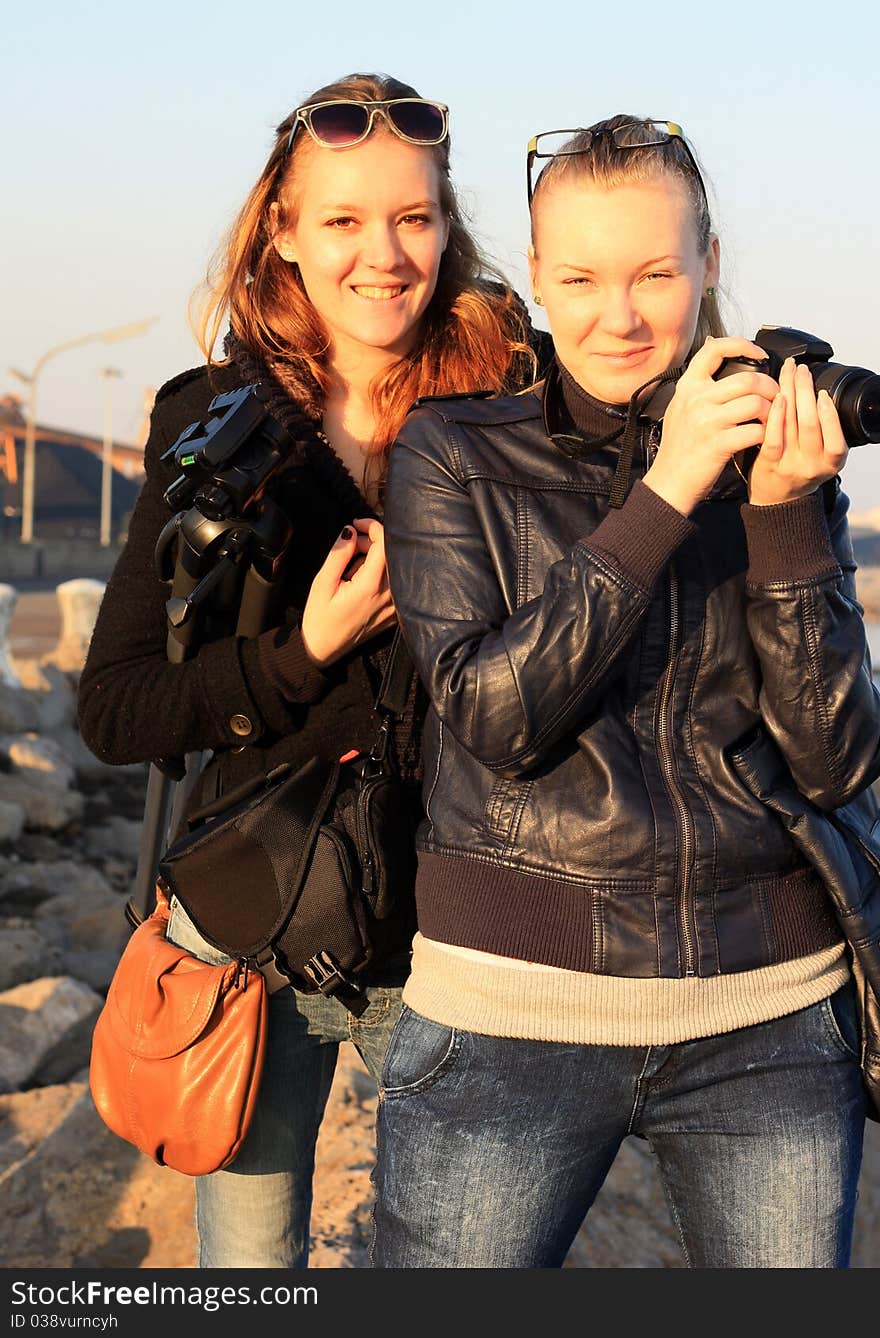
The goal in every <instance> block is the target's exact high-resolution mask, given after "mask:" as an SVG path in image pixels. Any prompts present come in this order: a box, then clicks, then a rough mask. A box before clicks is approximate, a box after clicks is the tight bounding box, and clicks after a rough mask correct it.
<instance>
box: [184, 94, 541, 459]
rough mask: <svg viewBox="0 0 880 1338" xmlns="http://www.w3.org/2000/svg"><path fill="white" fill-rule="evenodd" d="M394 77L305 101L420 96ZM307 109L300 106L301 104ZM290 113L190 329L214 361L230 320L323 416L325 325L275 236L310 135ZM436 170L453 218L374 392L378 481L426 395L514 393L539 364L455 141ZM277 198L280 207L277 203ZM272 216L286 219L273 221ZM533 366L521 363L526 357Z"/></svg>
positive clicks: (440, 148) (437, 150) (196, 300)
mask: <svg viewBox="0 0 880 1338" xmlns="http://www.w3.org/2000/svg"><path fill="white" fill-rule="evenodd" d="M418 96H419V94H418V93H417V92H416V90H415V89H414V88H412V87H410V85H409V84H404V83H401V82H400V81H399V80H397V79H393V78H391V77H390V76H388V75H378V74H352V75H348V76H346V77H345V78H343V79H339V80H338V81H336V82H335V83H332V84H328V85H327V86H326V87H324V88H320V89H318V90H316V92H314V93H313V94H311V96H310V97H309V98H307V99H306V102H309V103H310V102H329V101H331V100H336V99H348V100H353V101H358V102H370V101H383V100H385V99H388V98H396V97H418ZM304 105H305V104H304ZM294 116H295V112H291V114H290V115H289V116H287V117H285V119H284V120H283V121H282V122H281V124H280V125H279V126H278V127H277V130H276V132H275V142H274V144H273V146H272V151H271V152H270V154H269V157H268V160H267V162H266V165H265V167H264V168H263V171H262V172H261V173H260V176H259V179H258V180H257V182H256V184H255V185H254V187H253V189H252V190H251V192H250V194H249V195H248V197H247V199H246V200H245V202H244V204H243V206H242V208H241V210H240V211H239V213H238V216H237V217H236V219H235V221H234V222H233V224H232V226H231V228H230V229H229V232H228V233H227V236H226V238H225V240H224V242H223V243H222V244H221V246H220V248H219V249H218V251H217V253H216V254H215V256H214V259H213V261H212V263H211V266H210V269H209V271H208V276H207V279H206V282H205V284H204V285H202V286H201V287H200V288H199V289H197V290H196V293H195V294H194V295H193V299H192V302H191V307H190V319H191V324H192V327H193V330H194V333H195V335H196V338H197V340H198V343H199V347H200V348H201V350H202V352H203V353H204V355H205V358H206V359H207V361H208V363H218V362H220V361H222V359H218V358H216V357H215V355H214V348H215V345H216V342H217V339H218V336H219V335H220V332H221V330H222V329H223V327H224V324H225V323H226V322H227V320H228V322H229V325H230V327H231V330H232V333H233V334H234V335H235V336H237V338H238V339H240V340H241V341H242V342H243V343H244V344H245V346H246V347H247V348H248V349H250V350H251V352H252V353H254V354H256V355H257V356H258V357H260V358H261V359H262V360H263V361H265V362H267V363H268V364H270V365H272V364H275V365H276V366H283V383H284V386H285V388H286V389H287V390H288V391H289V392H290V393H291V394H292V395H293V396H294V397H295V398H296V399H297V401H298V402H299V403H300V404H301V405H302V407H303V408H304V409H306V411H307V412H308V413H310V414H312V415H313V416H315V417H316V418H317V417H320V414H321V412H322V409H323V405H324V402H325V400H326V397H327V394H328V392H329V390H330V384H331V382H330V373H329V370H328V367H327V361H326V355H327V349H328V346H329V337H328V333H327V330H326V328H325V326H324V324H323V322H322V320H321V318H320V316H319V315H318V313H317V311H316V310H315V308H314V307H313V305H312V303H311V302H310V301H309V298H308V296H307V294H306V292H305V289H304V287H303V285H302V281H301V279H300V276H299V269H298V267H297V266H295V265H292V264H290V263H288V262H287V261H285V260H282V259H281V257H280V256H279V254H278V252H277V250H276V248H275V245H274V243H273V237H274V236H275V233H276V231H277V229H278V227H279V226H281V225H283V224H286V223H289V221H290V220H289V217H288V218H285V217H284V212H283V204H282V199H281V196H282V192H284V194H285V196H286V198H288V199H290V198H291V197H292V196H293V195H294V192H293V190H292V189H291V188H292V186H293V184H294V183H295V177H296V171H297V161H298V158H299V156H300V154H301V152H302V149H303V144H304V141H305V140H307V138H308V137H307V136H306V135H305V134H301V135H300V136H298V137H297V138H295V139H294V143H293V147H292V150H291V151H290V153H289V154H288V152H287V145H288V138H289V135H290V131H291V127H292V126H293V123H294ZM427 151H428V152H430V153H432V154H433V155H434V158H435V161H436V162H437V165H438V168H439V178H440V205H441V208H442V210H443V213H444V214H445V215H446V217H447V218H448V220H449V240H448V242H447V245H446V249H445V251H444V253H443V256H442V259H441V262H440V269H439V273H438V277H437V286H436V289H435V291H434V294H433V296H432V298H431V301H430V303H429V305H428V308H427V310H426V312H425V315H424V317H423V318H422V323H421V328H420V331H419V337H418V339H417V341H416V343H415V346H414V347H413V349H412V350H411V351H410V352H409V353H408V354H406V355H405V356H404V357H402V358H401V359H400V360H399V361H398V362H396V363H394V364H393V365H392V366H391V367H390V368H389V369H387V370H386V371H385V372H384V373H383V374H381V375H380V376H379V377H378V378H377V379H376V381H375V382H374V384H373V386H372V387H371V398H372V402H373V410H374V421H375V431H374V440H373V445H372V449H371V452H370V461H369V462H368V465H369V464H371V465H372V466H373V467H372V469H371V470H370V469H369V468H368V473H372V474H373V475H374V476H378V477H379V478H381V477H382V476H383V475H384V467H385V463H386V460H387V454H388V451H389V450H390V447H391V443H392V442H393V440H394V438H395V436H396V435H397V432H398V430H399V428H400V426H401V424H402V422H403V419H404V417H405V416H406V413H407V411H408V409H409V408H410V406H411V404H412V402H413V401H414V400H415V399H417V398H418V397H419V396H420V395H441V394H449V393H452V392H457V391H468V390H484V389H485V390H492V391H504V390H506V389H509V388H512V386H513V384H514V380H515V379H518V380H520V381H521V380H522V379H523V367H524V366H528V367H529V369H530V370H533V369H534V357H533V354H532V351H531V348H530V346H529V342H528V338H527V327H526V323H527V320H528V317H527V314H526V312H525V309H524V307H523V306H522V303H521V302H520V301H519V299H518V298H517V297H516V295H515V294H514V293H513V292H512V290H511V289H510V287H509V285H508V284H507V282H506V281H505V280H504V278H503V276H502V275H501V274H500V272H499V271H498V270H497V269H496V268H495V267H494V266H493V265H492V264H491V263H490V262H489V261H488V260H487V259H486V258H485V257H484V256H483V255H482V253H481V252H480V249H479V248H478V246H477V244H476V242H475V241H474V239H473V237H472V236H471V235H470V233H469V232H468V230H467V228H466V226H465V224H464V221H463V219H462V214H461V209H460V206H459V203H458V200H457V198H456V195H455V191H454V189H453V186H452V182H451V180H450V176H449V139H448V137H447V139H446V140H445V141H444V142H443V143H441V144H437V145H435V146H432V147H431V148H429V149H428V150H427ZM273 205H277V210H276V211H273V210H272V206H273ZM273 212H275V213H276V215H279V216H280V218H279V217H276V218H275V219H273V217H272V215H273ZM524 358H525V359H526V362H525V363H524V362H523V359H524Z"/></svg>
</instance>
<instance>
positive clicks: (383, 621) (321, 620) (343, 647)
mask: <svg viewBox="0 0 880 1338" xmlns="http://www.w3.org/2000/svg"><path fill="white" fill-rule="evenodd" d="M346 530H348V531H349V534H348V536H347V537H346ZM396 617H397V615H396V613H395V610H394V605H393V603H392V601H391V591H390V590H389V588H388V573H387V571H386V568H385V531H384V529H383V528H382V526H381V524H380V523H379V521H378V520H369V519H361V520H355V521H353V522H352V524H351V525H348V526H346V529H345V530H343V531H342V534H340V536H339V538H338V539H337V540H336V542H335V544H334V545H333V547H332V548H331V549H330V552H329V553H328V554H327V557H326V559H325V561H324V564H323V566H322V567H321V568H320V570H319V571H318V572H317V573H316V575H315V579H314V580H313V581H312V585H311V588H310V590H309V597H308V599H307V600H306V606H305V608H304V609H303V616H302V639H303V645H304V646H305V649H306V654H307V655H308V656H309V658H310V659H312V660H314V662H315V664H318V665H322V666H323V665H328V664H333V662H334V661H335V660H338V659H340V658H341V657H342V656H343V655H345V654H346V653H347V652H348V651H350V650H353V649H354V647H355V646H356V645H358V643H359V642H361V641H365V640H366V639H367V638H368V637H371V636H374V635H375V634H376V633H377V632H381V631H382V630H383V629H384V628H386V627H390V626H391V624H392V623H393V622H394V621H395V620H396Z"/></svg>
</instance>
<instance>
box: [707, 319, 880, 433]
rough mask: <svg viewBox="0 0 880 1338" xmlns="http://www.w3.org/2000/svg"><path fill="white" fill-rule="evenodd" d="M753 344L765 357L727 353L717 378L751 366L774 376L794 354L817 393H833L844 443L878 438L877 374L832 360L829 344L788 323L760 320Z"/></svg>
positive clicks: (879, 403) (879, 395) (879, 380)
mask: <svg viewBox="0 0 880 1338" xmlns="http://www.w3.org/2000/svg"><path fill="white" fill-rule="evenodd" d="M753 343H755V344H758V345H759V347H761V348H763V349H765V350H766V353H767V357H766V359H761V360H758V359H757V358H726V359H725V360H724V362H723V363H722V364H721V366H720V367H719V369H718V371H717V372H716V373H715V379H716V380H719V379H720V378H721V377H724V376H732V375H733V374H734V373H735V372H738V371H742V369H743V368H744V367H755V368H757V369H759V370H760V371H762V372H767V374H768V375H769V376H772V377H773V378H774V380H778V379H779V373H780V371H781V369H782V364H783V363H784V362H785V359H786V358H794V360H795V362H798V363H802V364H803V365H804V366H805V367H807V368H809V371H810V375H811V376H812V378H813V385H814V386H815V387H816V392H817V394H818V392H819V391H820V390H827V392H828V394H829V395H830V396H831V399H832V401H833V403H834V407H835V408H836V409H837V412H838V415H839V417H840V424H841V427H842V428H843V435H844V437H845V438H846V443H847V445H848V446H861V445H863V444H864V443H865V442H869V441H880V376H877V375H876V373H874V372H871V371H869V370H868V369H867V368H866V367H847V366H844V364H843V363H839V362H832V361H831V359H832V357H833V356H834V349H833V348H832V347H831V345H830V344H829V343H827V342H826V341H825V340H824V339H819V338H818V336H816V335H812V334H808V333H807V332H806V331H805V330H795V329H793V328H792V327H791V326H788V325H762V326H761V328H760V330H759V331H758V333H757V334H756V335H755V337H754V340H753Z"/></svg>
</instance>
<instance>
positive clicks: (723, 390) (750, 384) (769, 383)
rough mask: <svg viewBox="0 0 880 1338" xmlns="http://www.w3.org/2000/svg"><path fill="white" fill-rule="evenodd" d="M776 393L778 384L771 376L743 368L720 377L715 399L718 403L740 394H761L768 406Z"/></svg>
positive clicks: (723, 402) (732, 398)
mask: <svg viewBox="0 0 880 1338" xmlns="http://www.w3.org/2000/svg"><path fill="white" fill-rule="evenodd" d="M778 393H779V385H778V384H777V382H776V381H774V380H773V377H772V376H768V375H767V374H766V372H758V371H754V372H752V371H747V370H746V369H743V370H742V371H741V372H734V373H733V374H732V375H731V376H725V377H722V379H721V380H720V381H719V382H718V396H717V399H718V403H719V404H726V403H727V402H728V401H729V400H734V399H736V398H737V397H738V396H740V395H761V396H762V397H763V398H764V399H765V400H766V401H767V404H768V406H769V405H770V404H772V403H773V401H774V400H775V398H776V396H777V394H778Z"/></svg>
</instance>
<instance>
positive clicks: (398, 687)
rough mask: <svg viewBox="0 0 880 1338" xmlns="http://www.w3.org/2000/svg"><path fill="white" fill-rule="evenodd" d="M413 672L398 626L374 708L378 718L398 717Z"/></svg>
mask: <svg viewBox="0 0 880 1338" xmlns="http://www.w3.org/2000/svg"><path fill="white" fill-rule="evenodd" d="M414 672H415V666H414V665H413V662H412V658H411V656H410V653H409V650H408V649H407V645H406V642H405V641H404V639H403V633H402V632H401V630H400V625H399V624H398V627H397V630H396V631H395V633H394V640H393V641H392V643H391V653H390V655H389V656H388V663H387V664H386V665H385V672H384V674H383V675H382V682H381V684H380V685H379V692H378V694H377V696H376V700H375V702H374V706H375V709H376V711H377V712H378V714H379V715H380V716H387V715H400V714H401V713H402V712H403V711H404V710H405V709H406V701H407V697H408V696H409V688H410V683H411V682H412V676H413V673H414Z"/></svg>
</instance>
